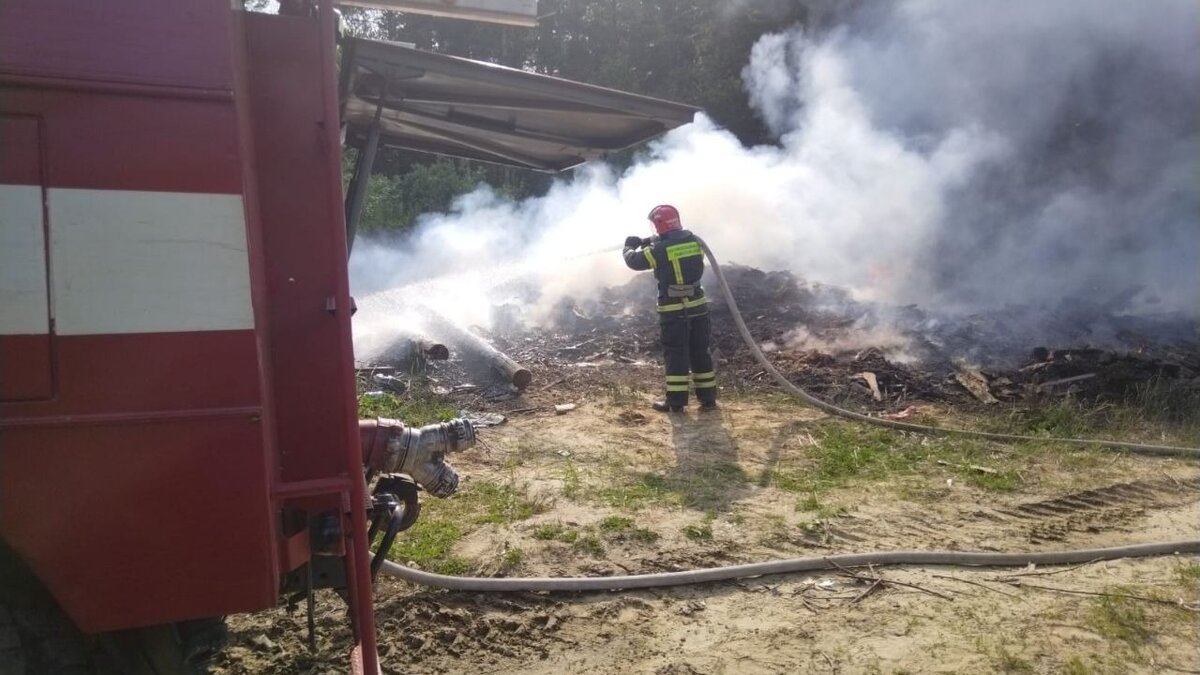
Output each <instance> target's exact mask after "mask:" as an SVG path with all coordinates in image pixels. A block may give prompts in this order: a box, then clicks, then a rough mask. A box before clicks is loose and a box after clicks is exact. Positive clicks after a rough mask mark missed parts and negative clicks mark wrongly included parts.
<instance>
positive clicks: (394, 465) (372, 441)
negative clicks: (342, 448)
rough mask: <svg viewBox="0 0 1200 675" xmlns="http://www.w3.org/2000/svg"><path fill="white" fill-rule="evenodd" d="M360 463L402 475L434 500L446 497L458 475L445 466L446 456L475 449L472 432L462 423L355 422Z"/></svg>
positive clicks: (383, 419) (457, 421)
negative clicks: (417, 425) (359, 449)
mask: <svg viewBox="0 0 1200 675" xmlns="http://www.w3.org/2000/svg"><path fill="white" fill-rule="evenodd" d="M358 429H359V433H360V435H361V437H362V447H363V462H364V463H365V464H366V465H367V467H368V468H370V469H374V470H376V471H380V472H383V473H404V474H408V475H409V476H412V478H413V480H415V481H416V482H417V483H418V484H419V485H420V486H421V487H423V488H425V490H426V491H427V492H428V493H429V494H431V495H433V496H435V497H449V496H450V495H452V494H454V492H455V491H456V490H457V489H458V472H456V471H455V470H454V467H452V466H450V464H448V463H447V462H446V453H449V452H461V451H463V450H466V449H468V448H471V447H473V446H474V445H475V428H474V427H472V426H471V423H470V422H469V421H467V420H465V419H461V418H456V419H452V420H450V421H449V422H442V423H440V424H427V425H425V426H423V427H419V428H418V427H410V426H408V425H406V424H404V423H403V422H400V421H399V420H391V419H386V418H379V419H374V420H359V422H358Z"/></svg>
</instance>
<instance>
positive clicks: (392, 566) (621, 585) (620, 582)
mask: <svg viewBox="0 0 1200 675" xmlns="http://www.w3.org/2000/svg"><path fill="white" fill-rule="evenodd" d="M1177 553H1200V540H1189V541H1171V542H1163V543H1157V544H1134V545H1131V546H1118V547H1115V548H1090V549H1079V550H1075V551H1049V552H1044V553H971V552H964V551H878V552H874V553H843V554H839V555H829V556H822V557H814V558H793V559H791V560H774V561H771V562H761V563H749V564H746V565H732V566H729V567H711V568H708V569H701V570H688V571H686V572H661V573H657V574H634V575H630V576H620V577H559V578H554V577H529V578H511V579H492V578H488V577H452V576H446V575H444V574H433V573H431V572H422V571H421V570H416V569H413V568H411V567H405V566H403V565H398V564H396V563H394V562H391V561H387V562H385V563H383V572H385V573H386V574H389V575H391V576H394V577H400V578H401V579H404V580H405V581H411V582H412V583H415V584H421V585H423V586H436V587H438V588H447V589H450V590H453V591H503V592H516V591H615V590H620V589H631V588H661V587H663V586H682V585H685V584H701V583H708V582H714V581H729V580H730V579H742V578H745V577H759V576H765V575H768V574H789V573H792V572H811V571H814V570H828V569H837V568H840V567H863V566H865V565H955V566H972V567H1024V566H1025V565H1029V564H1034V565H1073V564H1078V563H1086V562H1095V561H1100V560H1116V559H1118V558H1141V557H1147V556H1159V555H1174V554H1177Z"/></svg>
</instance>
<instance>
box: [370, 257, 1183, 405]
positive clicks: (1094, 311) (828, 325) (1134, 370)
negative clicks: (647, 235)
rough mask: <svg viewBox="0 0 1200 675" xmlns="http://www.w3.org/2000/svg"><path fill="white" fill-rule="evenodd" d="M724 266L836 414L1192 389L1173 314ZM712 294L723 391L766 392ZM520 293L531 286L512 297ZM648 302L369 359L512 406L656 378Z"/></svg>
mask: <svg viewBox="0 0 1200 675" xmlns="http://www.w3.org/2000/svg"><path fill="white" fill-rule="evenodd" d="M725 269H726V276H727V279H728V282H729V284H730V287H731V289H732V290H733V292H734V297H735V299H736V300H737V302H738V306H739V308H740V310H741V311H742V314H743V317H744V318H745V320H746V322H747V324H748V326H749V327H750V331H751V333H752V334H753V335H754V336H755V338H756V339H757V340H758V341H759V343H760V345H761V346H763V348H764V350H765V351H768V352H769V355H770V358H771V359H772V360H773V361H774V363H775V364H776V365H777V366H778V367H779V368H780V369H781V370H782V371H783V372H785V373H787V374H788V376H789V378H790V379H792V381H794V382H796V383H797V384H798V385H799V386H801V387H803V388H805V389H806V390H808V391H810V392H812V393H813V394H814V395H816V396H818V397H821V398H823V399H826V400H828V401H830V402H832V403H835V404H839V405H845V406H850V407H854V408H857V409H866V410H875V411H880V412H886V411H895V410H900V409H902V408H904V407H905V406H907V405H909V404H911V403H915V402H922V401H923V402H946V403H974V402H976V401H978V402H982V403H996V402H998V401H1018V400H1028V399H1034V398H1045V397H1048V396H1062V395H1068V394H1069V395H1074V396H1080V397H1086V398H1100V397H1106V398H1114V397H1115V398H1119V397H1122V396H1126V395H1128V394H1130V393H1131V392H1133V391H1134V390H1135V389H1136V388H1137V387H1139V386H1142V385H1144V384H1145V383H1148V382H1154V381H1164V380H1165V381H1171V382H1173V383H1176V384H1178V385H1180V386H1183V387H1185V388H1191V389H1195V390H1198V391H1200V348H1198V347H1197V340H1196V335H1197V333H1196V330H1197V329H1196V326H1195V324H1194V323H1193V322H1191V321H1189V320H1187V319H1184V318H1180V317H1174V316H1164V317H1158V318H1154V319H1148V318H1145V317H1135V316H1123V315H1121V314H1120V313H1119V312H1118V311H1117V308H1115V307H1113V306H1111V305H1101V304H1097V305H1092V306H1074V307H1069V308H1067V307H1063V308H1058V309H1057V310H1056V311H1053V312H1050V311H1048V310H1042V309H1035V308H1022V307H1006V308H1004V309H1002V310H1000V311H998V312H994V313H988V314H971V315H963V316H954V315H949V314H938V313H934V312H931V311H928V310H925V309H921V308H917V307H913V306H908V307H899V308H897V307H891V306H885V305H878V304H873V303H868V302H859V301H856V300H854V299H853V298H852V297H851V296H850V294H849V293H848V292H846V291H845V290H843V289H840V288H835V287H830V286H824V285H820V284H812V283H808V282H805V281H803V280H801V279H798V278H796V277H795V276H794V275H792V274H790V273H788V272H764V271H762V270H758V269H755V268H751V267H740V266H729V267H728V268H725ZM709 287H710V288H709V297H710V307H711V311H712V317H713V333H714V334H713V352H714V357H715V358H716V359H717V361H718V363H719V364H720V365H719V370H721V371H722V372H724V373H726V375H724V377H723V378H722V379H723V382H724V383H725V386H730V385H731V384H733V383H734V382H737V383H738V385H739V386H746V387H756V386H760V385H761V386H763V387H768V386H770V384H769V378H767V377H766V373H765V372H764V371H763V370H762V369H761V367H760V366H759V365H758V363H757V362H756V361H754V359H753V357H752V356H751V354H750V351H749V350H748V349H747V348H746V346H745V345H744V344H743V343H742V341H741V338H740V337H739V336H738V334H737V332H736V331H735V330H734V328H733V321H732V318H731V316H730V310H729V307H728V306H727V305H726V303H725V302H724V300H723V299H722V298H721V297H720V295H719V293H717V292H715V284H714V283H711V282H710V283H709ZM531 293H532V294H536V289H528V288H527V289H523V290H522V294H524V295H528V294H531ZM653 297H654V285H653V282H652V279H650V278H649V277H648V276H645V275H642V276H637V277H635V278H634V279H633V280H631V281H630V282H629V283H627V284H625V285H622V286H618V287H613V288H608V289H606V290H604V291H603V292H601V293H600V294H598V295H597V296H596V297H595V298H589V299H570V298H567V299H563V300H562V301H560V302H559V303H558V304H557V305H556V306H555V307H554V311H553V312H552V316H551V319H550V321H549V322H548V323H549V324H550V325H549V327H532V328H531V327H527V326H526V325H525V324H524V322H523V321H522V320H521V315H520V307H519V306H517V305H499V306H497V307H495V308H494V311H493V314H494V318H493V322H492V328H491V330H488V331H485V330H483V329H480V328H471V329H469V330H467V329H463V328H461V327H454V328H453V330H450V329H448V328H446V326H442V330H439V331H437V332H434V333H433V334H432V337H426V338H422V339H419V340H415V341H414V339H413V338H411V337H408V338H398V341H397V345H399V346H397V347H396V348H395V349H392V350H389V351H385V352H383V357H382V358H380V359H379V360H378V362H377V363H375V364H371V365H384V366H388V367H392V368H395V369H398V370H400V371H402V372H410V373H411V372H418V371H419V372H423V373H425V374H426V375H427V376H428V377H431V378H433V380H434V384H435V388H436V390H437V391H439V392H442V393H454V394H458V393H469V394H470V395H472V396H474V397H476V398H480V397H481V398H483V399H484V400H485V401H493V402H494V401H497V400H505V399H514V398H517V397H518V396H520V394H521V393H522V391H524V390H525V388H526V387H527V386H528V385H529V383H530V381H531V380H532V379H536V380H538V381H539V383H540V386H538V387H534V388H533V390H534V391H541V390H542V389H543V388H549V387H555V386H557V385H559V384H560V383H568V384H570V383H584V382H586V381H589V380H590V379H594V378H589V377H587V376H586V375H587V374H589V373H596V372H603V371H606V370H608V371H614V370H615V371H625V372H634V373H640V374H641V376H642V377H644V379H645V380H646V382H647V383H651V382H657V381H658V379H659V378H658V375H659V370H658V369H659V365H658V364H659V363H660V360H661V355H660V351H659V350H660V346H659V334H658V325H657V321H658V318H657V314H656V312H655V311H654V305H653V301H652V299H653ZM431 325H433V326H436V325H438V324H436V323H434V324H431ZM464 334H465V335H468V336H470V338H471V339H464V338H463V335H464ZM431 341H432V342H431ZM441 341H445V342H446V343H447V344H448V345H449V346H450V351H451V352H453V354H452V358H451V359H450V360H448V361H436V362H435V361H433V360H432V359H430V358H428V355H427V354H426V355H421V354H420V352H422V350H423V349H425V348H427V347H428V346H429V345H430V344H431V343H440V342H441ZM414 345H416V346H414ZM397 357H399V358H397ZM498 364H500V365H498ZM504 364H509V365H508V366H505V365H504ZM517 364H520V365H517ZM516 370H520V371H523V372H524V373H526V375H527V377H526V378H524V379H523V381H522V382H518V381H517V380H515V379H514V378H513V376H512V372H516Z"/></svg>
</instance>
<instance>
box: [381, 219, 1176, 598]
mask: <svg viewBox="0 0 1200 675" xmlns="http://www.w3.org/2000/svg"><path fill="white" fill-rule="evenodd" d="M697 240H699V242H700V247H701V248H702V249H704V255H705V257H707V258H708V262H709V265H710V266H711V267H712V270H713V274H714V276H716V278H717V282H718V284H719V285H720V287H721V293H722V295H724V296H725V302H726V303H727V304H728V305H729V313H730V314H732V315H733V321H734V323H735V324H737V329H738V333H740V334H741V336H742V340H744V341H745V343H746V346H748V347H749V348H750V351H751V353H753V354H754V358H755V359H757V360H758V362H759V363H760V364H761V365H762V367H763V368H765V369H766V370H767V372H768V373H770V375H771V377H772V378H774V379H775V381H776V382H778V383H779V385H780V386H782V387H783V388H784V389H785V390H787V391H788V392H790V393H792V394H794V395H795V396H797V397H799V398H800V399H801V400H803V401H805V402H806V403H808V404H810V405H812V406H814V407H816V408H819V409H821V410H824V411H825V412H827V413H829V414H831V415H835V416H838V417H844V418H846V419H851V420H857V421H859V422H865V423H867V424H874V425H877V426H882V427H887V428H889V429H899V430H903V431H915V432H918V433H923V434H956V435H962V436H974V437H977V438H987V439H991V440H998V441H1028V440H1040V441H1046V442H1057V443H1073V444H1077V445H1095V446H1099V447H1106V448H1115V449H1120V450H1126V451H1129V452H1132V453H1136V454H1145V455H1164V456H1174V457H1188V458H1200V448H1183V447H1175V446H1168V445H1148V444H1144V443H1130V442H1124V441H1108V440H1091V439H1081V438H1043V437H1037V436H1021V435H1018V434H997V433H991V432H987V431H973V430H970V429H943V428H940V427H931V426H926V425H923V424H912V423H908V422H897V421H894V420H888V419H881V418H878V417H870V416H868V415H863V414H861V413H856V412H852V411H850V410H845V409H843V408H839V407H837V406H835V405H833V404H831V403H827V402H825V401H822V400H821V399H819V398H817V397H815V396H813V395H811V394H809V393H808V392H806V391H804V390H803V389H801V388H800V387H797V386H796V385H795V384H792V382H791V381H789V380H788V379H787V378H786V377H784V375H783V373H781V372H779V370H778V369H777V368H775V366H774V365H773V364H772V363H771V362H770V361H769V360H768V359H767V356H766V354H764V353H763V351H762V349H761V348H760V347H759V346H758V342H757V341H756V340H755V339H754V336H752V335H751V334H750V329H749V328H747V327H746V322H745V320H743V319H742V314H741V312H739V311H738V307H737V302H736V301H735V300H734V298H733V291H732V290H730V288H729V284H728V283H727V282H726V281H725V275H724V273H723V272H722V271H721V266H720V264H719V263H718V262H717V259H716V257H715V256H713V253H712V250H711V249H709V248H708V244H706V243H704V240H702V239H700V238H699V237H697ZM1176 553H1200V540H1188V541H1174V542H1163V543H1154V544H1134V545H1130V546H1118V547H1116V548H1093V549H1079V550H1074V551H1050V552H1044V553H969V552H962V551H879V552H875V553H846V554H839V555H832V556H824V557H819V558H793V559H791V560H775V561H771V562H762V563H749V564H745V565H731V566H728V567H713V568H708V569H700V570H689V571H686V572H663V573H656V574H636V575H630V576H619V577H560V578H552V577H533V578H508V579H492V578H488V577H454V576H447V575H444V574H433V573H431V572H423V571H421V570H417V569H413V568H411V567H405V566H404V565H399V564H397V563H394V562H391V561H385V562H384V563H383V569H382V571H383V572H384V573H386V574H388V575H390V576H394V577H399V578H401V579H404V580H406V581H410V582H412V583H415V584H421V585H424V586H435V587H438V588H447V589H450V590H456V591H500V592H515V591H611V590H618V589H630V588H657V587H663V586H680V585H685V584H699V583H708V582H714V581H728V580H730V579H740V578H744V577H756V576H763V575H767V574H787V573H792V572H809V571H813V570H822V569H834V568H837V567H860V566H863V565H966V566H993V567H1014V566H1016V567H1020V566H1024V565H1028V564H1030V563H1032V564H1035V565H1069V564H1075V563H1085V562H1091V561H1098V560H1115V559H1117V558H1136V557H1146V556H1159V555H1172V554H1176Z"/></svg>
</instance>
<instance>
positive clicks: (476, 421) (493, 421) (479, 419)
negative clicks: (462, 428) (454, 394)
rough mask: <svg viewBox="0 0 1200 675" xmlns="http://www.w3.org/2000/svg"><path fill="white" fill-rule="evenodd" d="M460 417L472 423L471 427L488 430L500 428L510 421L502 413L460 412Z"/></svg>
mask: <svg viewBox="0 0 1200 675" xmlns="http://www.w3.org/2000/svg"><path fill="white" fill-rule="evenodd" d="M459 415H461V416H462V417H463V418H464V419H466V420H467V421H469V422H470V423H471V426H473V427H475V428H476V429H486V428H488V427H498V426H500V425H501V424H504V423H505V422H507V421H508V418H507V417H505V416H504V415H501V414H500V413H494V412H473V411H470V410H460V411H459Z"/></svg>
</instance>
